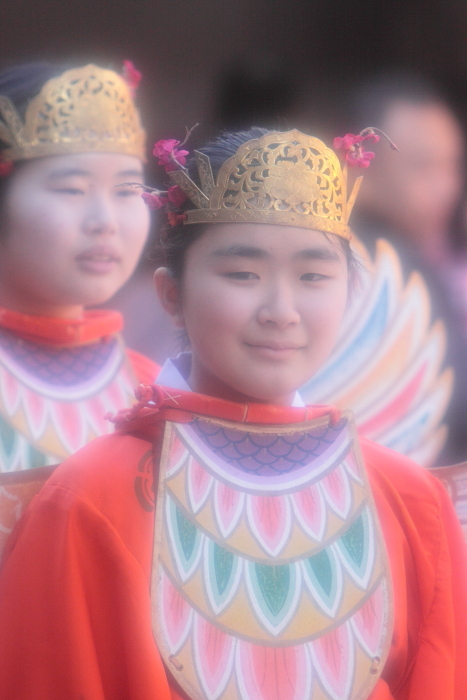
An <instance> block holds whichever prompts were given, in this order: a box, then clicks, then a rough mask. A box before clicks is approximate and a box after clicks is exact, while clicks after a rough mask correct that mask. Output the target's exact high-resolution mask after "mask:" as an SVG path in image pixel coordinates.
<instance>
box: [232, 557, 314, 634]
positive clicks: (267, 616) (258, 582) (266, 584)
mask: <svg viewBox="0 0 467 700" xmlns="http://www.w3.org/2000/svg"><path fill="white" fill-rule="evenodd" d="M245 565H246V566H245V569H246V579H247V588H248V592H249V597H250V602H251V606H252V608H253V610H254V611H255V613H256V616H257V618H258V621H259V622H260V623H261V624H262V626H263V627H265V628H266V629H267V631H268V632H269V633H271V634H273V635H275V636H276V635H279V634H280V633H281V632H282V631H283V630H284V629H285V628H286V627H287V625H288V624H289V622H290V620H291V618H292V617H293V614H294V611H295V609H296V606H297V604H298V599H299V593H300V591H299V586H300V579H301V576H300V572H297V566H298V564H296V563H294V564H279V565H276V566H274V565H270V564H259V563H257V562H245Z"/></svg>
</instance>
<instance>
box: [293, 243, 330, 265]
mask: <svg viewBox="0 0 467 700" xmlns="http://www.w3.org/2000/svg"><path fill="white" fill-rule="evenodd" d="M294 258H298V259H300V260H335V261H337V262H340V257H339V255H338V254H337V252H336V251H334V250H330V249H329V248H325V247H324V246H316V247H315V248H305V250H300V251H299V252H298V253H295V255H294Z"/></svg>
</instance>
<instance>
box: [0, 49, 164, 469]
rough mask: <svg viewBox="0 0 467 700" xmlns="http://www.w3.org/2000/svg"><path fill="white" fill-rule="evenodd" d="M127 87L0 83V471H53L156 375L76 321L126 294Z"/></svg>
mask: <svg viewBox="0 0 467 700" xmlns="http://www.w3.org/2000/svg"><path fill="white" fill-rule="evenodd" d="M126 74H127V75H126V77H127V80H125V79H124V78H122V77H121V76H119V75H117V73H115V72H114V71H111V70H105V69H103V68H99V67H97V66H93V65H88V66H83V67H77V68H71V69H69V70H65V71H64V69H63V67H57V66H53V65H49V64H43V63H33V64H27V65H23V66H17V67H15V68H11V69H9V70H6V71H4V72H3V73H1V74H0V471H16V470H19V469H27V468H29V467H36V466H42V465H45V464H56V463H57V462H61V461H63V459H65V458H66V457H67V456H68V455H69V454H71V453H73V452H75V451H76V450H77V449H79V448H80V447H82V446H83V445H85V444H86V443H87V442H88V441H89V440H91V439H92V438H94V437H96V436H97V435H101V434H103V433H106V432H108V427H107V424H106V421H104V419H103V416H104V415H105V413H106V412H107V411H109V410H110V411H113V410H115V409H117V410H118V409H120V408H122V407H124V406H128V405H130V404H131V396H132V392H133V387H134V386H135V385H136V384H137V383H138V382H139V381H143V380H144V381H153V379H154V377H155V374H156V367H155V365H154V364H153V363H152V362H151V361H149V360H148V359H146V358H144V357H142V356H139V355H138V354H136V353H133V352H130V351H127V350H125V348H124V347H123V344H122V341H121V339H120V335H119V333H120V331H121V329H122V318H121V316H120V314H118V313H117V312H113V311H96V310H94V311H85V310H84V309H85V307H87V306H95V305H96V304H101V303H102V302H104V301H106V300H107V299H109V298H110V297H111V296H112V295H113V294H114V293H115V292H116V291H117V290H118V289H119V288H120V287H121V286H122V285H123V284H124V283H125V282H126V280H127V279H128V278H129V276H130V275H131V273H132V272H133V269H134V267H135V265H136V263H137V261H138V258H139V256H140V253H141V250H142V247H143V245H144V242H145V240H146V237H147V233H148V227H149V218H148V212H147V207H145V205H144V202H143V201H141V198H140V197H139V196H138V194H137V193H136V192H135V190H134V189H133V190H132V188H129V187H126V188H125V187H123V188H117V187H116V185H117V184H119V183H121V182H122V179H135V180H136V181H137V182H138V181H140V182H142V181H143V162H144V160H145V148H144V141H145V135H144V131H143V129H142V127H141V124H140V120H139V115H138V112H137V110H136V108H135V105H134V102H133V98H132V90H133V89H134V87H135V80H136V79H137V77H138V76H137V73H136V71H135V69H134V68H133V67H132V65H131V64H130V63H129V62H126ZM131 80H133V84H131ZM129 83H130V84H129Z"/></svg>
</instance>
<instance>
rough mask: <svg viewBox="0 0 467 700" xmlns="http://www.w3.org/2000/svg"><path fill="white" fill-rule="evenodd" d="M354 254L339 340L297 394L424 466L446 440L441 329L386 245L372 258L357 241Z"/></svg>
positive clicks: (425, 297)
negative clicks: (345, 415)
mask: <svg viewBox="0 0 467 700" xmlns="http://www.w3.org/2000/svg"><path fill="white" fill-rule="evenodd" d="M357 252H358V254H359V255H360V257H361V258H362V260H363V269H362V271H361V274H360V277H361V282H360V284H359V288H358V290H357V291H356V292H355V293H354V295H353V298H352V300H351V303H350V306H349V309H348V313H347V318H346V321H345V324H344V327H343V330H342V333H341V337H340V340H339V342H338V344H337V346H336V348H335V350H334V352H333V354H332V355H331V356H330V358H329V359H328V361H327V363H326V364H325V365H324V366H323V367H322V369H321V370H320V371H319V372H318V373H317V374H316V375H315V376H314V377H313V378H312V379H311V380H310V381H309V382H308V383H307V384H305V386H304V387H303V388H302V390H301V392H300V393H301V395H302V397H303V399H304V400H305V401H306V403H310V404H311V403H312V404H321V403H322V404H331V405H334V406H337V407H339V408H345V409H349V408H350V409H352V411H353V412H354V415H355V420H356V423H357V426H358V429H359V432H360V434H361V435H364V436H365V437H367V438H369V439H371V440H374V441H375V442H378V443H380V444H382V445H385V446H387V447H390V448H392V449H394V450H396V451H397V452H401V453H402V454H405V455H407V456H409V457H411V458H412V459H414V460H415V461H416V462H418V463H419V464H421V465H423V466H426V467H429V466H431V465H432V464H433V463H434V461H435V459H436V457H437V455H438V454H439V453H440V451H441V449H442V447H443V444H444V442H445V440H446V437H447V427H446V425H444V423H443V419H444V415H445V412H446V408H447V406H448V403H449V400H450V397H451V393H452V384H453V372H452V370H451V369H450V368H446V367H444V358H445V353H446V333H445V329H444V325H443V323H442V321H439V320H438V321H432V320H431V305H430V297H429V292H428V289H427V286H426V284H425V282H424V280H423V278H422V277H421V276H420V274H419V273H417V272H412V274H411V275H410V277H409V278H408V280H407V281H404V278H403V275H402V269H401V262H400V259H399V256H398V254H397V253H396V251H395V249H394V248H393V247H392V245H391V244H390V243H389V242H388V241H386V240H382V239H381V240H378V241H377V245H376V253H375V259H374V261H372V260H371V259H370V257H369V254H368V252H367V251H366V249H365V248H364V247H363V246H361V244H358V245H357Z"/></svg>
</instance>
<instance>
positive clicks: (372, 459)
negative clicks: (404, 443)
mask: <svg viewBox="0 0 467 700" xmlns="http://www.w3.org/2000/svg"><path fill="white" fill-rule="evenodd" d="M360 446H361V449H362V453H363V459H364V462H365V465H366V468H367V470H368V473H369V477H370V479H377V480H378V481H379V482H380V483H381V482H382V481H384V482H389V483H390V484H391V485H392V487H393V488H394V489H395V490H396V491H397V492H398V493H399V494H400V496H401V497H409V496H413V495H415V496H416V497H417V498H420V497H423V496H425V497H427V498H434V499H437V498H438V497H439V489H440V486H441V484H440V482H439V481H438V480H437V479H436V478H435V477H434V476H433V475H432V474H430V472H429V470H428V469H425V468H424V467H420V466H419V465H418V464H416V463H415V462H413V461H412V460H411V459H410V458H409V457H406V456H405V455H402V454H400V453H399V452H395V451H394V450H391V449H389V448H388V447H384V446H383V445H379V444H377V443H376V442H372V441H371V440H367V439H366V438H362V437H361V436H360Z"/></svg>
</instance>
